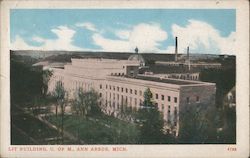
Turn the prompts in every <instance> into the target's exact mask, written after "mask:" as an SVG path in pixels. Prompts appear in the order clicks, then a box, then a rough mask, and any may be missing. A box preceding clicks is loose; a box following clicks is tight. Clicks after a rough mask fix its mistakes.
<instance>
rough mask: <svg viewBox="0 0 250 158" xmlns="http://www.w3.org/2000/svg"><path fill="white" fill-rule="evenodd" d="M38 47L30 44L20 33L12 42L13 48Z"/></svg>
mask: <svg viewBox="0 0 250 158" xmlns="http://www.w3.org/2000/svg"><path fill="white" fill-rule="evenodd" d="M37 48H38V47H35V46H30V45H28V44H27V43H26V42H25V41H24V40H23V39H22V38H21V37H20V36H19V35H17V36H16V37H15V41H14V42H12V43H11V49H12V50H37Z"/></svg>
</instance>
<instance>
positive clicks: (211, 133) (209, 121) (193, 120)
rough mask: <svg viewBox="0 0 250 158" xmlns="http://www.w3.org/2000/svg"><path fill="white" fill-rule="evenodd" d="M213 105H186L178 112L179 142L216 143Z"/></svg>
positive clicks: (214, 109)
mask: <svg viewBox="0 0 250 158" xmlns="http://www.w3.org/2000/svg"><path fill="white" fill-rule="evenodd" d="M217 114H218V113H217V112H216V107H215V106H214V105H206V104H197V105H188V107H187V106H186V108H184V110H183V111H182V112H181V113H180V117H179V118H180V123H179V125H180V130H179V138H178V140H179V143H201V144H203V143H216V136H217V134H216V125H217V123H216V119H217V118H218V117H216V116H217Z"/></svg>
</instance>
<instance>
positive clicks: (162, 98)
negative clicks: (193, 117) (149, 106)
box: [155, 93, 178, 103]
mask: <svg viewBox="0 0 250 158" xmlns="http://www.w3.org/2000/svg"><path fill="white" fill-rule="evenodd" d="M155 99H159V95H158V94H157V93H156V94H155ZM161 100H165V96H164V95H161ZM177 100H178V99H177V97H174V102H175V103H177ZM168 101H169V102H171V96H168Z"/></svg>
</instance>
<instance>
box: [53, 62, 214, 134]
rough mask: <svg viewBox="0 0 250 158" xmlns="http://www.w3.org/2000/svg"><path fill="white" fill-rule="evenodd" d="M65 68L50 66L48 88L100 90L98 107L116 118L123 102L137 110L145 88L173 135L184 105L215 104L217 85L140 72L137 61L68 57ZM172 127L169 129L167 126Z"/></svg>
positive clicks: (72, 93)
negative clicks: (59, 86) (60, 86)
mask: <svg viewBox="0 0 250 158" xmlns="http://www.w3.org/2000/svg"><path fill="white" fill-rule="evenodd" d="M71 61H72V63H71V64H66V65H64V68H62V69H60V68H52V71H53V76H52V77H51V79H50V82H49V91H50V92H52V91H53V90H54V89H55V85H56V82H57V81H62V84H63V86H64V88H65V89H66V91H67V92H68V93H69V97H74V94H75V93H76V91H77V90H78V89H79V88H80V87H81V88H82V89H83V90H84V91H89V90H91V89H94V90H95V91H97V92H98V93H99V96H100V98H101V99H100V106H101V108H102V110H103V111H104V112H105V113H106V114H109V115H113V116H115V117H116V115H117V113H118V111H119V109H120V108H121V106H122V105H126V106H128V107H132V108H133V109H139V108H140V105H142V103H143V99H144V96H143V94H144V91H145V90H146V89H147V88H149V89H150V90H151V92H152V94H153V98H152V100H153V102H154V103H155V105H156V106H157V107H158V109H159V111H160V112H162V114H163V118H164V121H165V123H166V126H165V127H166V129H167V130H168V131H170V132H172V133H175V135H176V136H177V135H178V131H179V118H180V115H179V114H181V112H182V110H183V109H184V108H185V107H188V106H193V105H195V104H200V103H202V104H204V105H208V106H210V105H214V103H215V93H216V85H215V84H214V83H208V82H200V81H194V80H181V79H170V78H162V77H157V76H154V75H150V74H147V75H145V74H139V73H138V72H139V68H140V67H141V66H142V63H141V61H140V60H117V59H101V58H99V59H91V58H89V59H74V58H73V59H71ZM170 126H171V128H170Z"/></svg>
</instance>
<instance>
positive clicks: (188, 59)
mask: <svg viewBox="0 0 250 158" xmlns="http://www.w3.org/2000/svg"><path fill="white" fill-rule="evenodd" d="M187 61H188V70H189V71H190V58H189V46H188V47H187Z"/></svg>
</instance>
